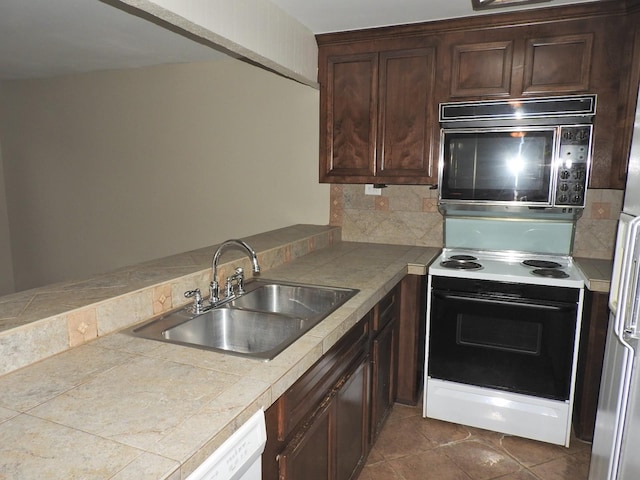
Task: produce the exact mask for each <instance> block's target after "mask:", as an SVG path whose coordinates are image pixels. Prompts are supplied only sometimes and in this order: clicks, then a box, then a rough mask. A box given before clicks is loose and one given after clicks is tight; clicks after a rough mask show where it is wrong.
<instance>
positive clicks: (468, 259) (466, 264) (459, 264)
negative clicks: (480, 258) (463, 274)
mask: <svg viewBox="0 0 640 480" xmlns="http://www.w3.org/2000/svg"><path fill="white" fill-rule="evenodd" d="M475 260H477V258H476V257H474V256H473V255H452V256H450V257H449V259H448V260H444V261H443V262H440V266H442V267H445V268H454V269H457V270H477V269H479V268H482V265H480V264H479V263H478V262H476V261H475Z"/></svg>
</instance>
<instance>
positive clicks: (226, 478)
mask: <svg viewBox="0 0 640 480" xmlns="http://www.w3.org/2000/svg"><path fill="white" fill-rule="evenodd" d="M266 443H267V429H266V426H265V422H264V411H263V410H262V409H260V410H258V411H257V412H256V413H255V414H254V415H253V416H252V417H251V418H250V419H249V420H247V421H246V422H245V423H244V424H243V425H242V426H241V427H240V428H239V429H238V430H236V431H235V432H234V433H233V435H231V436H230V437H229V438H228V439H227V440H225V442H224V443H223V444H222V445H220V447H218V449H217V450H216V451H215V452H213V453H212V454H211V456H210V457H209V458H207V459H206V460H205V461H204V462H203V463H202V464H201V465H200V466H199V467H198V468H196V469H195V470H194V471H193V473H192V474H191V475H189V476H188V477H187V480H261V479H262V452H263V451H264V446H265V444H266Z"/></svg>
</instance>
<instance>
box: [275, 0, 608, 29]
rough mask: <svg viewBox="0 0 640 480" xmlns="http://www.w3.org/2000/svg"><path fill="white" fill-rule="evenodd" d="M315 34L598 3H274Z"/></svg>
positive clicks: (409, 0) (572, 0)
mask: <svg viewBox="0 0 640 480" xmlns="http://www.w3.org/2000/svg"><path fill="white" fill-rule="evenodd" d="M271 1H272V2H273V3H275V4H276V5H278V6H279V7H280V8H281V9H282V10H284V11H286V12H287V13H288V14H289V15H291V16H292V17H294V18H296V19H297V20H298V21H299V22H301V23H302V24H304V25H306V26H307V27H308V28H309V29H310V30H311V31H312V32H313V33H328V32H340V31H344V30H359V29H363V28H370V27H382V26H387V25H401V24H405V23H417V22H427V21H432V20H443V19H447V18H458V17H468V16H472V15H484V14H488V13H496V12H506V11H509V10H522V9H525V8H541V7H551V6H558V5H567V4H571V3H584V2H589V1H597V0H550V1H548V2H544V3H538V4H532V5H528V6H520V7H517V6H516V7H509V8H500V9H488V10H485V11H484V12H480V13H479V12H474V11H473V9H472V8H471V0H271Z"/></svg>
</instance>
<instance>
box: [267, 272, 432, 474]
mask: <svg viewBox="0 0 640 480" xmlns="http://www.w3.org/2000/svg"><path fill="white" fill-rule="evenodd" d="M400 294H401V286H400V284H398V285H397V286H396V287H395V288H394V289H392V290H391V291H390V292H389V293H388V294H387V295H385V297H384V298H383V299H382V300H380V302H379V303H378V304H377V305H376V306H375V307H374V308H373V309H372V310H371V311H370V312H369V313H368V314H367V315H365V317H364V318H362V319H361V320H360V321H359V322H358V323H357V324H356V325H355V326H354V327H353V328H351V329H350V330H349V331H348V332H347V333H346V334H345V335H344V336H343V337H342V338H341V339H340V341H338V343H336V345H334V346H333V347H332V348H331V349H330V350H329V351H328V352H327V353H326V354H325V355H323V356H322V358H321V359H320V360H318V361H317V362H316V363H315V364H314V365H313V366H312V367H311V368H310V369H309V370H308V371H307V372H306V373H305V374H304V375H303V376H302V377H300V379H299V380H298V381H297V382H296V383H294V384H293V385H292V386H291V387H290V388H289V389H288V390H287V391H286V392H285V393H284V394H283V395H282V396H281V397H280V398H278V399H277V400H276V401H275V402H274V404H273V405H271V407H269V408H268V409H267V411H266V422H267V445H266V447H265V451H264V454H263V456H262V478H263V479H264V480H300V479H304V480H315V479H318V480H320V479H322V480H352V479H355V478H357V476H358V474H359V473H360V471H361V470H362V467H363V466H364V463H365V461H366V458H367V455H368V454H369V451H370V449H371V447H372V445H373V442H374V441H375V439H376V438H377V436H378V434H379V433H380V430H381V429H382V426H383V424H384V422H385V420H386V418H387V417H388V415H389V412H390V411H391V409H392V407H393V404H394V402H395V399H396V392H397V382H398V376H399V375H398V351H399V344H398V339H399V337H400V334H399V328H400V326H401V323H400V318H399V315H400V311H401V308H400V303H401V302H400ZM415 301H419V300H415ZM415 301H414V302H415ZM418 310H420V309H418ZM413 323H415V322H412V324H413ZM409 336H411V335H409ZM412 372H415V370H414V369H412Z"/></svg>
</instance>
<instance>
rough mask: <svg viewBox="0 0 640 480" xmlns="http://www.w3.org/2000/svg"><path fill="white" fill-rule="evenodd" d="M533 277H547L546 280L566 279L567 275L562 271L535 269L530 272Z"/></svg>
mask: <svg viewBox="0 0 640 480" xmlns="http://www.w3.org/2000/svg"><path fill="white" fill-rule="evenodd" d="M531 273H532V274H533V275H538V276H540V277H548V278H568V277H569V274H568V273H567V272H565V271H563V270H558V269H557V268H536V269H535V270H531Z"/></svg>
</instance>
